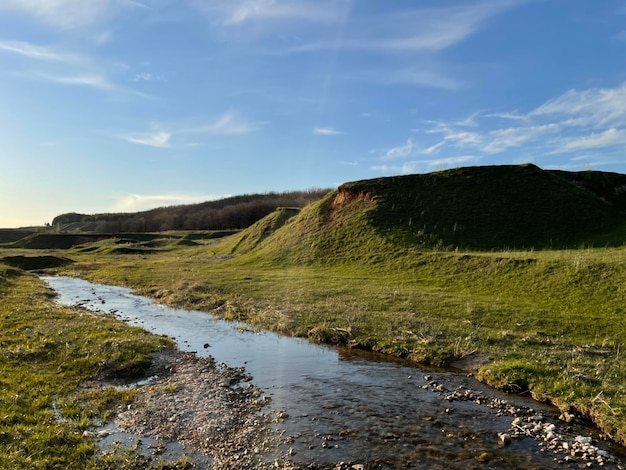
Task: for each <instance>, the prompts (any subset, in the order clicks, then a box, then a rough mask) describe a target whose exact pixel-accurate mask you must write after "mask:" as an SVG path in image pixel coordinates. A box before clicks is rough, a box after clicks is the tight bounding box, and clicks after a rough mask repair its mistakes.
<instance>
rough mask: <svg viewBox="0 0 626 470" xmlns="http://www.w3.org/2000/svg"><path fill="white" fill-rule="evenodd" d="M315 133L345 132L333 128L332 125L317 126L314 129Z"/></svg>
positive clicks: (336, 133) (337, 133) (339, 133)
mask: <svg viewBox="0 0 626 470" xmlns="http://www.w3.org/2000/svg"><path fill="white" fill-rule="evenodd" d="M313 134H315V135H327V136H332V135H342V134H343V132H341V131H338V130H335V129H333V128H332V127H316V128H315V129H313Z"/></svg>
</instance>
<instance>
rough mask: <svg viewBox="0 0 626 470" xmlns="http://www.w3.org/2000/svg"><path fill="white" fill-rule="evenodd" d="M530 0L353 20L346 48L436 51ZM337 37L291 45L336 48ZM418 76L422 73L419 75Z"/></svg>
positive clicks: (310, 48) (301, 48)
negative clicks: (353, 31)
mask: <svg viewBox="0 0 626 470" xmlns="http://www.w3.org/2000/svg"><path fill="white" fill-rule="evenodd" d="M527 2H528V0H508V1H507V0H502V1H499V2H489V1H482V2H474V3H472V4H465V5H462V6H453V7H442V8H416V9H413V10H409V11H403V12H401V13H389V14H382V15H381V14H379V15H376V16H372V17H369V18H357V19H356V20H354V21H352V26H353V29H354V30H355V31H357V32H356V33H353V34H352V35H350V36H346V37H344V38H343V39H342V40H341V42H340V44H339V45H340V47H341V48H343V49H355V50H368V51H377V52H384V53H388V52H408V53H412V52H431V53H432V52H437V51H441V50H444V49H447V48H449V47H452V46H454V45H455V44H458V43H460V42H462V41H464V40H465V39H467V38H468V37H470V36H471V35H473V34H475V33H476V32H477V31H479V30H480V28H481V27H482V26H483V24H484V23H485V22H486V21H488V20H489V19H491V18H492V17H494V16H496V15H498V14H500V13H502V12H504V11H506V10H509V9H511V8H513V7H515V6H517V5H519V4H522V3H527ZM337 45H338V44H337V42H336V41H312V42H309V43H306V44H301V45H298V46H295V47H293V48H291V49H289V51H290V52H311V51H316V50H321V49H334V48H336V47H337ZM418 78H419V76H418Z"/></svg>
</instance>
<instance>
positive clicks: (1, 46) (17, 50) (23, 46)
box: [0, 41, 78, 62]
mask: <svg viewBox="0 0 626 470" xmlns="http://www.w3.org/2000/svg"><path fill="white" fill-rule="evenodd" d="M0 51H3V52H10V53H12V54H17V55H21V56H24V57H28V58H29V59H35V60H43V61H53V62H74V61H76V60H78V56H75V55H71V54H66V53H62V52H59V51H56V50H54V49H53V48H51V47H46V46H40V45H36V44H31V43H28V42H24V41H0Z"/></svg>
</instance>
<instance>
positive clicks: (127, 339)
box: [0, 265, 174, 469]
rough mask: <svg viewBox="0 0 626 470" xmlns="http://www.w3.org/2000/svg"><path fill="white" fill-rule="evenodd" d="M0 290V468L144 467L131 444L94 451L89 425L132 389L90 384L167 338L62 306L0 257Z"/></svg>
mask: <svg viewBox="0 0 626 470" xmlns="http://www.w3.org/2000/svg"><path fill="white" fill-rule="evenodd" d="M0 296H1V298H2V302H1V303H0V319H1V320H0V354H2V359H1V361H0V385H1V386H0V468H6V469H9V468H10V469H86V468H87V469H135V468H145V467H144V466H142V465H143V460H142V458H141V457H140V456H139V455H138V454H137V453H136V452H135V451H134V449H131V448H126V449H120V450H119V452H111V453H110V454H109V455H100V454H98V453H97V452H96V449H95V447H94V437H93V433H90V432H89V431H90V429H92V426H94V425H97V424H98V423H101V422H103V420H104V419H106V417H107V416H108V415H109V414H110V413H111V412H112V411H113V410H115V408H116V407H118V406H122V405H125V404H126V403H129V402H130V401H131V400H132V398H133V391H132V390H120V389H116V388H113V387H111V386H102V385H98V386H93V387H88V386H87V384H88V381H89V380H92V381H93V380H96V383H97V384H104V385H105V384H106V380H107V379H110V378H132V377H135V376H137V375H141V374H142V372H143V370H144V369H145V368H146V367H147V366H148V365H149V364H150V361H151V359H150V356H151V353H152V352H154V351H156V350H159V349H161V348H164V347H171V346H172V345H171V343H170V341H169V340H167V339H164V338H160V337H155V336H153V335H150V334H148V333H146V332H145V331H143V330H141V329H139V328H133V327H129V326H127V325H125V324H123V323H121V322H119V321H115V320H113V319H110V318H103V317H96V316H94V315H91V314H88V313H86V312H84V311H79V310H74V309H63V308H59V307H58V306H56V305H55V304H54V302H53V298H52V293H51V292H50V290H49V289H48V288H46V286H45V284H44V283H43V282H42V281H40V280H39V279H38V278H37V277H36V276H34V275H31V274H26V273H25V272H24V271H19V270H17V269H14V268H10V267H5V266H2V265H0ZM101 381H104V382H101ZM168 468H174V467H168Z"/></svg>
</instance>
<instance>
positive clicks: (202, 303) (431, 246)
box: [0, 165, 626, 455]
mask: <svg viewBox="0 0 626 470" xmlns="http://www.w3.org/2000/svg"><path fill="white" fill-rule="evenodd" d="M511 188H514V189H511ZM624 188H626V176H624V175H617V174H608V173H599V172H581V173H577V174H569V173H565V172H556V171H552V172H545V171H543V170H540V169H539V168H537V167H534V166H532V165H522V166H519V167H505V168H501V167H489V168H483V169H459V170H450V171H446V172H440V173H435V174H430V175H410V176H407V177H397V178H388V179H378V180H370V181H363V182H355V183H348V184H346V185H342V186H341V187H340V188H339V189H338V191H336V192H332V193H329V194H328V195H327V196H326V197H325V198H323V199H322V200H320V201H318V202H317V203H313V204H311V205H309V206H307V207H305V208H304V209H303V210H302V211H301V212H299V213H298V214H297V215H295V213H294V211H291V212H290V211H289V210H286V209H283V210H279V211H277V212H275V213H274V214H270V215H269V216H267V217H266V218H265V219H263V220H261V221H259V222H257V223H255V224H254V225H252V226H251V227H249V228H248V229H246V230H244V231H241V232H239V233H236V234H233V235H231V236H229V237H226V238H223V239H216V238H213V237H212V236H211V235H210V234H205V235H206V236H203V234H202V233H180V234H178V235H174V234H172V233H168V234H167V236H164V237H163V238H162V239H159V238H158V237H156V238H154V237H153V238H152V239H151V240H150V242H145V241H144V242H142V241H134V242H133V241H131V240H124V239H108V240H102V241H99V242H96V243H91V244H87V245H82V246H77V247H74V248H72V249H70V250H57V251H54V250H45V251H43V250H39V251H33V250H31V251H29V250H25V249H18V248H11V249H10V248H6V249H3V250H0V259H1V258H7V257H10V260H11V262H13V263H14V265H15V264H16V263H17V265H19V264H20V263H21V264H24V265H25V266H27V265H32V264H33V262H32V260H27V259H23V258H20V256H25V255H26V256H28V255H30V256H32V255H33V254H37V255H39V256H41V255H47V256H57V257H59V258H69V259H71V260H73V261H74V262H73V263H71V264H65V265H62V264H63V263H65V261H63V263H61V262H59V263H55V264H54V265H57V266H58V267H57V268H56V270H57V272H59V273H63V274H67V275H72V276H79V277H83V278H86V279H89V280H91V281H97V282H103V283H111V284H116V285H123V286H128V287H131V288H133V289H135V290H136V291H137V292H139V293H142V294H145V295H148V296H151V297H154V298H156V299H158V300H159V301H161V302H164V303H167V304H171V305H175V306H180V307H188V308H193V309H199V310H205V311H210V312H212V313H214V314H215V315H218V316H221V317H224V318H227V319H239V320H243V321H246V322H248V323H250V324H252V325H255V326H257V327H259V328H265V329H269V330H274V331H278V332H281V333H284V334H288V335H296V336H302V337H308V338H309V339H310V340H311V341H319V342H328V343H336V344H346V345H349V346H352V347H356V348H365V349H372V350H376V351H381V352H384V353H388V354H393V355H398V356H402V357H407V358H410V359H413V360H414V361H416V362H421V363H425V364H433V365H450V364H453V363H455V361H457V360H459V359H462V358H468V357H479V358H482V359H484V364H483V365H482V367H480V369H479V370H478V371H477V372H476V375H477V377H478V378H479V379H481V380H483V381H485V382H486V383H489V384H491V385H493V386H495V387H498V388H502V389H504V390H509V391H517V392H520V391H521V392H525V391H529V392H530V393H531V394H532V396H533V397H534V398H536V399H538V400H542V401H549V402H552V403H554V404H555V405H557V406H559V407H560V408H561V409H563V410H567V411H569V412H576V413H577V414H578V415H580V416H582V417H584V418H587V419H590V420H592V421H593V422H595V423H596V424H597V425H598V427H599V428H600V429H601V430H602V431H603V432H604V433H605V435H606V436H607V437H609V438H611V439H613V440H615V441H617V442H619V443H622V444H626V359H625V358H624V347H625V345H626V322H624V314H625V309H626V250H625V249H624V247H623V246H624V245H623V243H624V240H626V225H625V224H624V210H625V208H626V191H625V190H624ZM42 242H44V240H42ZM593 246H596V247H597V248H593ZM598 246H602V247H603V248H601V247H598ZM511 247H517V248H516V249H512V248H511ZM50 248H52V247H50ZM46 262H48V261H46ZM7 272H15V271H11V270H10V269H9V268H7ZM7 279H9V277H7ZM20 279H30V278H26V277H23V276H21V277H20ZM3 282H4V281H3ZM7 282H8V281H7ZM29 282H31V281H29ZM32 282H34V281H32ZM18 292H19V290H18ZM19 299H20V298H19V296H18V297H16V300H14V301H13V302H14V303H15V305H19V302H22V303H23V302H27V303H28V305H29V308H30V301H29V300H28V299H29V298H28V295H26V296H24V295H22V297H21V300H19ZM34 305H37V304H34ZM3 308H5V309H6V308H11V307H6V306H5V307H3ZM13 308H14V309H15V308H16V307H13ZM46 308H50V307H46ZM7 318H12V317H10V316H9V317H7ZM5 323H7V322H5ZM8 325H9V326H8V328H9V330H8V331H19V329H18V330H16V329H15V327H13V326H10V325H11V323H10V321H9V322H8ZM3 328H5V326H3ZM24 328H25V327H24ZM29 328H31V329H33V328H32V327H29ZM85 328H87V327H85ZM90 328H91V327H89V328H87V329H86V330H85V331H91V330H90ZM124 331H126V330H124ZM7 334H9V333H7ZM20 334H21V333H20ZM41 334H42V335H44V333H41ZM124 334H126V333H124ZM135 334H137V333H135ZM113 336H115V335H113ZM17 337H19V336H17ZM13 339H14V340H15V338H13ZM21 340H22V341H26V339H25V338H22V339H21ZM65 341H66V340H58V342H60V344H64V343H65ZM133 341H139V343H140V344H141V343H144V342H147V343H148V344H152V346H150V347H148V349H150V348H153V347H155V345H154V344H153V343H151V342H152V341H153V340H152V339H149V338H147V337H137V338H136V339H135V340H133ZM75 343H76V341H75V340H74V341H69V342H68V344H75ZM7 344H9V343H7ZM125 344H126V343H125ZM132 344H134V343H133V342H132V341H130V342H129V343H128V347H132ZM5 349H6V346H3V350H5ZM59 351H62V349H61V350H59ZM59 351H57V353H56V356H59V354H60V352H59ZM72 354H80V353H78V352H76V353H74V352H72ZM56 356H55V357H56ZM59 357H60V356H59ZM79 357H80V356H79ZM91 359H93V360H96V359H95V358H91ZM91 359H90V360H91ZM55 360H57V361H58V360H60V359H59V358H58V357H57V358H56V359H55ZM57 367H58V366H57ZM94 367H95V366H94ZM89 370H91V369H89ZM89 370H88V369H85V371H83V372H82V376H84V375H86V374H89V373H93V372H89ZM79 376H81V375H80V374H79V375H77V376H76V378H75V379H74V380H75V382H74V385H73V387H74V388H73V389H75V388H76V383H77V382H78V380H79V379H78V377H79ZM82 376H81V377H82ZM14 385H16V384H14ZM11 387H12V386H11ZM11 387H7V389H8V390H13V389H12V388H11ZM68 390H69V389H68ZM8 393H15V392H14V391H10V392H8ZM67 393H70V392H69V391H68V392H67ZM44 408H45V407H44ZM7 432H8V431H7ZM2 439H3V438H2V435H1V434H0V441H1V440H2ZM87 454H88V451H87V450H86V451H85V455H87Z"/></svg>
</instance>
